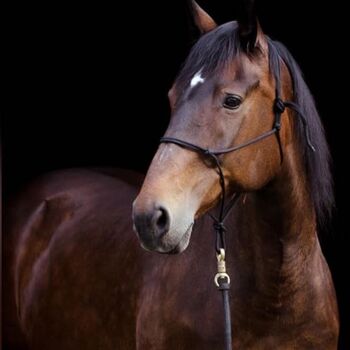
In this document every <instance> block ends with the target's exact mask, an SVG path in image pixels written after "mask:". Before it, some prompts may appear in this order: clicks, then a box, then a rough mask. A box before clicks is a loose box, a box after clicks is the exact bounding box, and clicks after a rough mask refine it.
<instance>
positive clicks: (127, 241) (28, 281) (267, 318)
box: [4, 170, 336, 350]
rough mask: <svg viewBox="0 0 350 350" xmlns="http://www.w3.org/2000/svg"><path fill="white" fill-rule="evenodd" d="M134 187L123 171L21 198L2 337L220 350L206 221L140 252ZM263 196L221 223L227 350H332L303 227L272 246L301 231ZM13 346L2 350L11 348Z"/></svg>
mask: <svg viewBox="0 0 350 350" xmlns="http://www.w3.org/2000/svg"><path fill="white" fill-rule="evenodd" d="M141 181H142V177H141V176H139V175H136V174H133V173H128V172H121V171H110V170H108V171H103V172H102V173H101V172H94V171H87V170H69V171H65V172H64V171H62V172H58V173H56V174H51V175H49V176H48V177H46V178H43V179H42V180H41V181H40V182H37V183H36V184H34V185H33V186H32V187H30V188H29V189H28V191H26V192H25V193H24V194H23V196H22V197H21V199H19V200H18V201H17V205H16V206H15V207H13V210H12V213H11V214H10V215H9V216H8V218H9V219H8V222H7V224H8V226H11V227H12V230H11V232H7V233H8V234H9V235H7V236H6V237H11V238H15V239H14V240H13V241H12V247H13V250H11V251H12V259H11V260H7V261H11V266H9V265H8V266H7V268H9V267H11V269H10V271H11V272H12V273H11V278H12V279H10V280H7V282H8V283H11V284H7V286H13V288H9V289H7V290H6V293H5V300H4V301H5V303H4V304H5V305H6V306H7V307H8V308H7V310H6V311H7V314H5V317H6V319H7V320H9V319H11V318H12V319H13V320H14V319H15V318H16V315H18V321H17V322H18V323H17V324H15V323H13V324H12V325H9V326H8V327H7V328H5V336H6V335H7V336H11V335H12V336H14V328H15V327H19V328H20V329H21V333H23V334H24V335H25V339H26V340H25V344H27V346H29V348H33V349H48V348H49V349H63V348H64V349H106V350H108V349H116V348H117V349H164V348H167V349H179V348H183V349H190V348H191V349H192V348H193V349H222V347H223V327H224V326H223V320H222V314H221V305H220V303H221V300H220V295H219V293H218V292H217V290H216V288H215V286H214V283H213V276H214V274H215V264H214V259H215V256H214V251H213V246H214V244H215V243H214V234H213V231H212V227H211V219H210V218H209V217H202V218H200V219H199V220H198V222H196V225H195V227H194V232H193V241H192V243H191V245H190V246H189V248H188V249H187V250H186V251H185V252H184V253H183V254H181V255H153V254H151V253H147V252H145V251H144V250H142V249H140V247H139V243H138V241H137V239H136V236H135V234H134V233H133V232H132V220H131V203H132V201H133V199H134V198H135V196H136V194H137V192H138V190H139V187H140V184H141ZM271 191H272V189H271ZM271 195H272V193H268V195H267V193H266V194H261V195H256V194H250V195H247V196H246V197H245V198H243V199H242V200H241V201H240V202H239V203H238V205H237V207H236V208H235V210H234V212H233V213H232V215H231V216H230V218H229V221H228V223H227V225H228V227H230V228H232V232H231V229H230V232H229V235H228V237H227V239H228V241H227V244H228V246H229V247H230V248H229V252H228V269H229V272H230V275H231V277H232V292H231V300H232V306H231V308H232V310H231V312H232V317H233V334H234V347H236V348H244V349H250V348H251V349H268V348H270V347H271V346H277V347H280V348H285V349H289V348H290V349H293V348H312V347H313V348H318V347H322V348H324V349H326V348H329V349H334V348H335V347H336V345H335V343H336V336H335V334H334V328H333V327H329V320H330V319H333V320H334V322H336V305H335V303H334V302H333V303H329V300H332V297H333V294H332V293H333V289H332V284H331V280H330V277H329V272H328V268H327V265H326V264H325V262H324V260H323V256H322V253H321V250H320V247H319V245H318V240H317V236H316V235H315V230H314V227H313V226H312V225H311V226H310V227H309V229H310V231H309V232H305V230H303V232H300V239H295V240H292V241H290V239H288V237H287V236H288V234H287V233H286V238H285V239H280V238H279V235H277V234H276V232H278V231H276V229H277V230H284V231H283V232H285V227H289V229H292V228H291V227H293V228H295V225H296V224H295V223H297V226H298V225H300V227H307V226H306V225H305V223H304V222H303V220H300V218H303V217H305V213H303V215H301V214H300V213H298V212H297V213H296V214H297V215H298V218H297V220H295V218H290V220H288V218H286V215H285V213H282V212H281V211H283V210H286V211H287V212H288V213H289V215H292V214H294V213H295V211H298V210H297V209H295V210H293V209H292V206H286V203H285V199H284V198H283V201H282V202H277V201H274V203H271ZM260 196H261V197H262V198H259V197H260ZM274 198H275V197H274ZM261 200H266V201H267V202H268V203H266V205H265V206H262V205H261V203H259V201H261ZM271 204H272V206H271ZM293 204H294V203H293ZM284 206H285V207H284ZM262 207H266V208H269V210H268V211H269V213H261V208H262ZM256 208H259V210H258V211H257V210H256ZM111 213H115V215H112V214H111ZM265 214H270V215H272V216H273V220H272V221H271V222H272V223H273V225H277V227H273V225H272V224H271V223H270V222H268V221H267V220H265V219H264V217H265ZM276 215H277V216H278V217H280V218H283V220H282V219H281V222H280V223H278V222H277V223H276V219H275V216H276ZM284 226H285V227H284ZM306 233H307V234H308V236H309V239H308V240H307V241H309V244H307V245H306V244H305V239H301V238H302V237H305V236H306ZM272 235H275V238H276V239H275V240H274V239H271V236H272ZM7 247H9V243H8V245H7ZM325 286H327V287H328V288H325ZM10 313H11V315H10ZM11 316H12V317H11ZM13 322H15V321H13ZM310 327H311V331H310ZM320 329H321V330H322V332H320ZM18 337H19V336H18V334H17V335H16V338H15V339H12V340H11V339H8V342H9V343H8V345H9V346H11V347H10V348H11V349H14V347H12V346H13V345H12V344H15V343H16V342H17V341H18V339H19V338H18ZM11 342H12V343H11ZM326 344H329V346H327V345H326ZM19 345H20V344H18V343H17V346H19ZM18 348H20V347H18ZM23 348H24V349H26V348H27V347H23Z"/></svg>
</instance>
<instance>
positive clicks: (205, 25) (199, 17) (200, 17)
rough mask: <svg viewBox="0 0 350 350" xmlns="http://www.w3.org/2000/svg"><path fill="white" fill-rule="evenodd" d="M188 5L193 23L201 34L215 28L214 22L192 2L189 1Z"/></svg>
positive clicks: (191, 0)
mask: <svg viewBox="0 0 350 350" xmlns="http://www.w3.org/2000/svg"><path fill="white" fill-rule="evenodd" d="M189 3H190V9H191V12H192V16H193V18H194V22H195V24H196V26H197V28H198V29H199V31H200V32H201V34H205V33H207V32H210V31H211V30H213V29H215V28H216V27H217V24H216V23H215V21H214V20H213V19H212V18H211V17H210V16H209V15H208V14H207V13H206V12H205V11H204V10H203V9H202V8H201V7H200V6H199V5H198V4H197V3H196V2H195V1H194V0H190V1H189Z"/></svg>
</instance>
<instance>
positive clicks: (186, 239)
mask: <svg viewBox="0 0 350 350" xmlns="http://www.w3.org/2000/svg"><path fill="white" fill-rule="evenodd" d="M192 228H193V222H192V223H191V224H190V225H189V226H188V228H187V230H186V231H185V233H184V234H183V235H182V237H181V238H180V241H179V242H178V243H177V244H176V245H175V247H174V248H170V249H169V250H165V249H163V248H162V247H158V248H154V249H153V248H152V249H150V248H149V247H147V246H146V245H145V244H143V243H142V242H141V247H142V248H143V249H144V250H146V251H148V252H157V253H159V254H169V255H175V254H180V253H182V252H183V251H184V250H185V249H186V248H187V247H188V244H189V243H190V238H191V233H192Z"/></svg>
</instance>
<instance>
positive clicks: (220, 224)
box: [213, 221, 226, 232]
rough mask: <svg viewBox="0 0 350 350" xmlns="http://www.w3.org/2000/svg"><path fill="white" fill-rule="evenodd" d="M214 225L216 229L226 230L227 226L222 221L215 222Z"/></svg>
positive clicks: (219, 230)
mask: <svg viewBox="0 0 350 350" xmlns="http://www.w3.org/2000/svg"><path fill="white" fill-rule="evenodd" d="M213 226H214V229H215V231H218V232H226V227H225V225H224V223H223V222H222V221H220V222H214V224H213Z"/></svg>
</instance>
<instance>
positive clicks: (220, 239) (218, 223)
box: [160, 77, 315, 350]
mask: <svg viewBox="0 0 350 350" xmlns="http://www.w3.org/2000/svg"><path fill="white" fill-rule="evenodd" d="M276 81H277V86H276V98H275V101H274V108H273V109H274V113H275V121H274V125H273V127H272V129H271V130H270V131H267V132H265V133H263V134H261V135H259V136H257V137H255V138H253V139H251V140H249V141H247V142H244V143H242V144H240V145H237V146H234V147H231V148H225V149H221V150H209V149H205V148H202V147H200V146H197V145H195V144H193V143H190V142H187V141H183V140H180V139H177V138H174V137H162V138H161V139H160V143H173V144H175V145H178V146H180V147H184V148H186V149H189V150H191V151H194V152H198V153H201V154H203V155H204V156H206V157H210V158H211V159H212V160H213V162H214V164H215V167H216V168H217V170H218V175H219V182H220V187H221V198H220V205H219V216H218V217H217V218H216V217H214V216H213V215H210V216H211V218H212V219H213V221H214V224H213V226H214V230H215V232H216V245H215V250H216V257H217V273H216V275H215V277H214V282H215V285H216V286H217V288H218V289H219V291H220V292H222V300H223V305H224V320H225V350H232V334H231V329H232V328H231V312H230V301H229V289H230V276H229V275H228V273H227V271H226V242H225V232H226V228H225V225H224V222H225V219H226V217H227V216H228V214H229V213H230V211H231V209H232V208H233V207H234V205H235V204H236V203H237V201H238V199H239V197H240V194H239V193H236V194H235V195H234V196H233V197H232V198H231V200H230V201H229V203H228V205H227V206H226V207H225V197H226V191H225V177H224V174H223V171H222V168H221V164H220V161H219V159H218V157H217V156H219V155H221V154H227V153H230V152H234V151H238V150H240V149H242V148H245V147H247V146H250V145H252V144H254V143H257V142H259V141H261V140H263V139H265V138H267V137H269V136H271V135H276V138H277V143H278V147H279V152H280V158H281V163H282V161H283V151H282V145H281V139H280V134H279V132H280V129H281V116H282V113H283V112H284V111H285V109H286V107H287V108H291V109H293V110H294V111H295V112H296V113H295V114H296V115H298V116H299V117H300V119H301V121H302V124H303V126H304V131H305V138H306V141H307V144H308V146H309V147H310V148H311V150H312V151H315V147H314V146H313V145H312V143H311V140H310V133H309V129H308V125H307V119H306V118H305V116H304V115H303V113H302V111H301V109H300V108H299V106H298V105H297V104H295V103H294V102H291V101H282V99H281V98H280V86H279V77H277V79H276Z"/></svg>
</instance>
